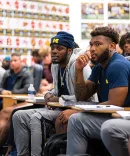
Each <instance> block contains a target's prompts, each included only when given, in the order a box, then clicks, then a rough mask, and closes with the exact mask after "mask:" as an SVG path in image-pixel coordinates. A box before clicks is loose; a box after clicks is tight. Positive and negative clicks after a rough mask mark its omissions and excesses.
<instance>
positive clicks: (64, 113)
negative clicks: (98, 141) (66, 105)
mask: <svg viewBox="0 0 130 156" xmlns="http://www.w3.org/2000/svg"><path fill="white" fill-rule="evenodd" d="M78 112H79V111H77V110H73V109H67V110H65V111H62V112H61V113H60V114H59V115H58V118H59V119H60V121H61V122H62V123H67V122H68V119H69V117H70V116H71V115H72V114H74V113H78Z"/></svg>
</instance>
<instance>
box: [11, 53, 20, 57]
mask: <svg viewBox="0 0 130 156" xmlns="http://www.w3.org/2000/svg"><path fill="white" fill-rule="evenodd" d="M12 56H18V57H21V54H20V53H12V54H11V57H12Z"/></svg>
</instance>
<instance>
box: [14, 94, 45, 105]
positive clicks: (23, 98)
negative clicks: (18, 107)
mask: <svg viewBox="0 0 130 156" xmlns="http://www.w3.org/2000/svg"><path fill="white" fill-rule="evenodd" d="M14 99H17V100H19V101H27V102H35V103H41V102H45V99H44V97H42V96H41V97H40V96H35V98H34V101H33V100H28V96H14Z"/></svg>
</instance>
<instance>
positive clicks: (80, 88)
mask: <svg viewBox="0 0 130 156" xmlns="http://www.w3.org/2000/svg"><path fill="white" fill-rule="evenodd" d="M86 95H87V88H86V84H85V81H84V77H83V71H76V72H75V96H76V99H77V101H86V97H87V96H86Z"/></svg>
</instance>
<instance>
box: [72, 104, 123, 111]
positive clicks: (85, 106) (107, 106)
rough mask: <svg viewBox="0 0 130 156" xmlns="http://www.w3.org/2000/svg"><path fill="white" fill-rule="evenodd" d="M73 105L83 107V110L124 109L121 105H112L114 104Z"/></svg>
mask: <svg viewBox="0 0 130 156" xmlns="http://www.w3.org/2000/svg"><path fill="white" fill-rule="evenodd" d="M75 107H78V108H81V109H84V110H117V111H118V110H124V108H123V107H119V106H114V105H75Z"/></svg>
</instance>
